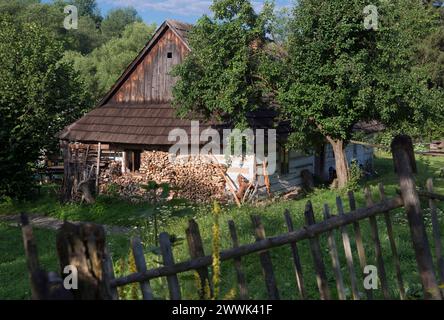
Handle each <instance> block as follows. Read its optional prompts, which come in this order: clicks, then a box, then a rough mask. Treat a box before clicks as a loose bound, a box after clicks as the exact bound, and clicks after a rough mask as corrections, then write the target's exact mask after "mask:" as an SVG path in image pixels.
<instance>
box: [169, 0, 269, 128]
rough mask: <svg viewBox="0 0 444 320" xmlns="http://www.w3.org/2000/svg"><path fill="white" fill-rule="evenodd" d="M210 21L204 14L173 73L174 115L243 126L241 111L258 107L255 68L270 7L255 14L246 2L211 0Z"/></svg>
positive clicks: (259, 85)
mask: <svg viewBox="0 0 444 320" xmlns="http://www.w3.org/2000/svg"><path fill="white" fill-rule="evenodd" d="M211 10H212V11H213V13H214V16H213V17H210V16H207V15H204V16H203V17H202V18H200V19H199V20H198V21H197V23H196V25H195V26H194V27H193V29H192V30H191V32H190V35H189V43H190V46H191V48H192V51H191V53H190V54H189V55H188V56H187V57H186V59H185V60H184V62H183V63H182V64H181V65H179V66H177V67H176V68H175V69H174V70H173V74H174V75H176V76H179V78H178V79H179V80H178V82H177V83H176V85H175V87H174V89H173V95H174V101H175V105H176V108H177V111H178V113H179V115H181V116H186V115H188V113H189V112H197V113H199V114H202V115H205V116H207V117H215V118H219V119H224V120H226V119H230V120H232V121H233V122H234V123H235V124H236V125H238V126H244V125H245V124H246V113H247V112H248V111H251V110H254V109H256V108H258V107H259V106H261V104H262V96H263V91H264V87H263V86H262V83H261V81H260V78H258V76H259V68H260V61H261V52H262V50H261V48H262V47H263V46H264V45H265V42H266V39H267V33H268V31H269V29H268V23H269V21H270V17H271V14H272V10H273V7H272V6H271V5H270V4H268V3H266V4H265V6H264V9H263V11H262V12H261V13H259V14H257V13H255V11H254V9H253V6H252V4H251V3H250V1H247V0H215V1H214V2H213V5H212V6H211Z"/></svg>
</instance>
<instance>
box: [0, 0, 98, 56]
mask: <svg viewBox="0 0 444 320" xmlns="http://www.w3.org/2000/svg"><path fill="white" fill-rule="evenodd" d="M67 4H68V2H66V1H63V0H57V1H54V2H53V3H40V2H39V1H31V0H28V1H20V0H12V1H10V0H0V15H2V16H8V17H10V18H13V19H14V20H15V21H17V22H27V23H36V24H38V25H39V26H40V27H42V28H44V29H46V30H47V31H48V32H52V33H54V35H55V37H56V38H57V40H58V41H60V42H62V43H63V47H64V50H74V51H79V52H81V53H83V54H86V53H89V52H91V51H93V50H94V49H95V48H97V47H99V46H100V45H101V44H102V43H103V42H104V39H103V38H104V37H103V36H102V33H101V31H100V29H99V28H98V26H97V22H96V21H95V20H94V18H93V17H91V16H90V15H80V16H79V24H78V29H77V30H74V29H72V30H66V29H65V28H64V27H63V21H64V19H65V17H66V14H65V13H64V12H63V9H64V7H65V6H66V5H67Z"/></svg>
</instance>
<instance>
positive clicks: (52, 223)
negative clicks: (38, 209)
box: [0, 215, 131, 234]
mask: <svg viewBox="0 0 444 320" xmlns="http://www.w3.org/2000/svg"><path fill="white" fill-rule="evenodd" d="M0 222H5V223H8V224H10V225H12V226H15V227H17V226H18V225H19V224H20V215H9V216H0ZM29 222H30V223H31V225H32V226H34V227H36V228H42V229H49V230H58V229H59V228H60V227H61V226H62V224H63V221H62V220H59V219H56V218H52V217H46V216H39V215H30V216H29ZM69 222H71V223H74V224H78V223H81V222H80V221H69ZM103 227H104V228H105V231H106V233H107V234H127V233H129V232H130V230H131V229H130V228H127V227H119V226H107V225H103Z"/></svg>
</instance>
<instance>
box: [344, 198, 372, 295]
mask: <svg viewBox="0 0 444 320" xmlns="http://www.w3.org/2000/svg"><path fill="white" fill-rule="evenodd" d="M348 203H349V205H350V210H351V211H355V210H356V200H355V194H354V193H353V191H349V192H348ZM353 230H354V232H355V241H356V249H357V250H358V257H359V266H360V267H361V276H364V268H365V266H366V265H367V257H366V255H365V248H364V243H363V241H362V233H361V226H360V225H359V221H355V222H353ZM365 294H366V295H367V299H368V300H372V299H373V292H372V289H365Z"/></svg>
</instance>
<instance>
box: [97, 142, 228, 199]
mask: <svg viewBox="0 0 444 320" xmlns="http://www.w3.org/2000/svg"><path fill="white" fill-rule="evenodd" d="M186 160H188V159H181V160H178V161H176V162H174V163H172V162H170V159H169V156H168V153H166V152H159V151H153V152H144V153H142V155H141V165H140V170H139V172H135V173H127V174H123V175H122V174H121V170H120V163H119V162H115V163H113V162H112V163H110V165H109V166H108V168H107V169H106V170H104V171H103V172H102V174H101V179H100V181H101V191H102V192H104V193H106V192H109V191H110V185H112V184H113V185H114V186H117V187H118V190H117V192H118V193H119V195H120V196H122V197H124V198H127V199H134V198H138V199H140V198H142V199H144V198H146V197H147V192H146V190H144V189H143V188H141V185H146V184H148V182H149V181H155V182H157V183H158V184H161V183H167V184H169V185H170V186H171V188H172V191H171V194H170V197H176V198H183V199H188V200H190V201H193V202H209V201H212V200H218V201H221V202H223V201H225V200H226V192H225V178H224V176H223V174H224V173H225V172H226V167H225V166H224V165H219V164H214V163H211V162H210V161H208V159H206V158H201V157H193V158H192V159H191V160H190V161H186Z"/></svg>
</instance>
